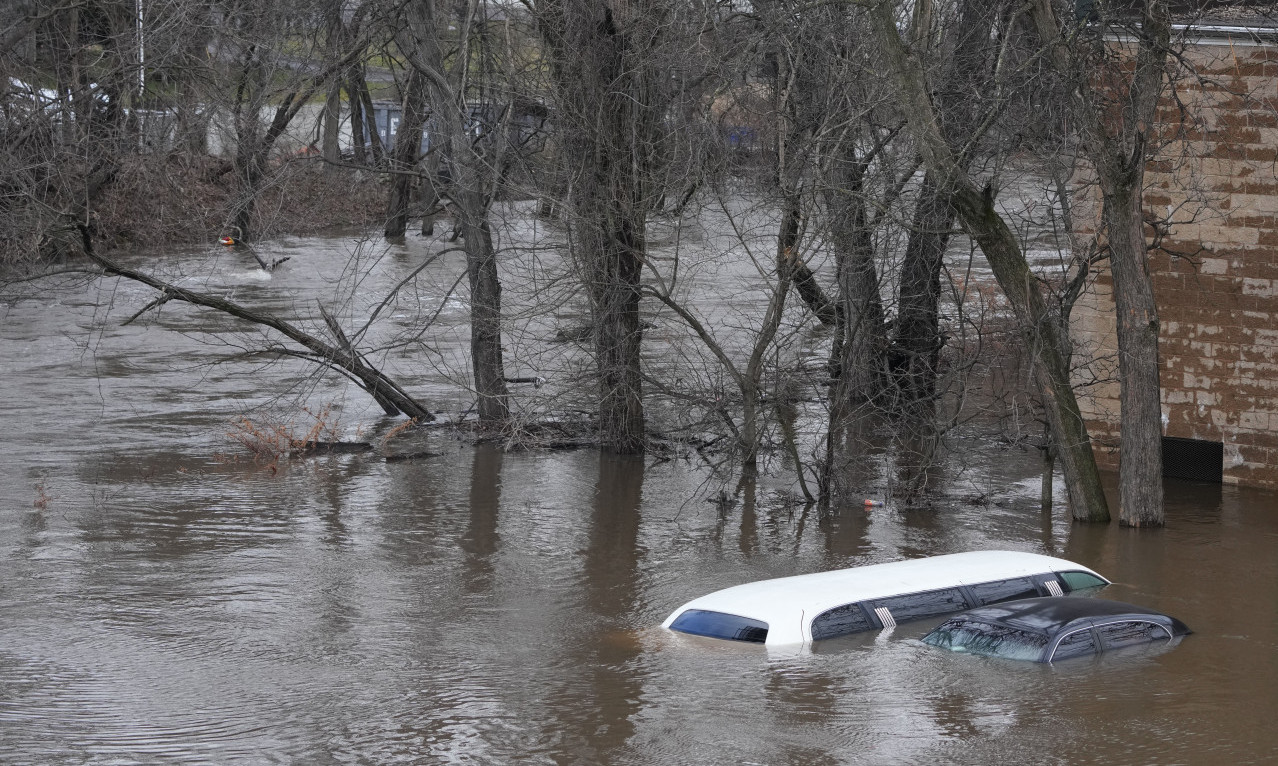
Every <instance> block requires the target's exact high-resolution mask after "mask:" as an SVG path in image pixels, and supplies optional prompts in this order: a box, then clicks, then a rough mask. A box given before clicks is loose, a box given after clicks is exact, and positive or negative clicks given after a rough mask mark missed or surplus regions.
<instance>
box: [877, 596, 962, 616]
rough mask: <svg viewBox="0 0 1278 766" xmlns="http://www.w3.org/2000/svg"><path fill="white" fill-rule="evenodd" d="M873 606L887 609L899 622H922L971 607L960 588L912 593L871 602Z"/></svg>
mask: <svg viewBox="0 0 1278 766" xmlns="http://www.w3.org/2000/svg"><path fill="white" fill-rule="evenodd" d="M871 604H872V606H871V608H878V607H885V608H886V609H887V610H888V611H889V612H891V613H892V619H894V620H896V621H897V622H906V621H907V620H922V619H925V618H928V617H936V616H937V615H941V614H949V613H951V612H960V611H962V610H964V609H967V608H968V606H969V604H968V603H967V599H965V598H963V592H962V591H960V590H959V589H958V588H945V589H944V590H929V591H925V592H923V593H911V594H910V595H908V596H893V597H891V598H881V599H879V600H877V601H874V602H871Z"/></svg>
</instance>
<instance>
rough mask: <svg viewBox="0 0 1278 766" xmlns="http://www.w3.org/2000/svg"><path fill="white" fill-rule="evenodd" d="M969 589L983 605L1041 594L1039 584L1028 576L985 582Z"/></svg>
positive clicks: (978, 602)
mask: <svg viewBox="0 0 1278 766" xmlns="http://www.w3.org/2000/svg"><path fill="white" fill-rule="evenodd" d="M969 589H970V590H971V591H972V595H973V596H975V597H976V603H977V604H979V605H981V606H984V605H986V604H998V603H1000V602H1003V601H1014V600H1016V599H1018V598H1034V597H1035V596H1037V595H1039V593H1038V586H1037V585H1035V584H1034V581H1033V580H1031V579H1030V578H1028V577H1017V578H1014V579H1011V580H996V581H994V582H983V583H981V584H979V585H971V586H969Z"/></svg>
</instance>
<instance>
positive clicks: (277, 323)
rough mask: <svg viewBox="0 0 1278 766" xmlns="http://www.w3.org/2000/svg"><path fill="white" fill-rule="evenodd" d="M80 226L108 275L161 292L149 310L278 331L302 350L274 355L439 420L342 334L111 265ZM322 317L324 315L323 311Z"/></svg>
mask: <svg viewBox="0 0 1278 766" xmlns="http://www.w3.org/2000/svg"><path fill="white" fill-rule="evenodd" d="M80 228H81V236H82V240H83V245H84V254H85V255H86V256H87V257H88V258H89V260H91V261H93V262H94V263H96V264H98V265H99V266H101V267H102V269H103V272H104V273H105V274H108V275H111V276H117V277H124V278H125V279H131V280H133V281H135V282H140V283H142V284H144V285H147V286H149V287H152V288H154V289H156V290H158V291H159V292H160V293H161V297H160V298H159V299H158V300H156V301H154V302H152V303H151V304H149V306H148V308H150V307H154V306H158V305H161V304H163V303H166V302H168V301H171V300H177V301H182V302H184V303H190V304H192V305H195V306H203V307H205V308H210V309H213V310H215V311H221V312H222V313H224V314H229V315H231V316H233V317H236V318H237V319H243V320H244V321H246V322H252V323H253V324H256V325H260V326H262V327H268V328H270V329H272V330H275V331H276V332H278V333H279V334H281V335H283V336H284V337H286V338H288V339H289V340H291V341H293V342H294V343H297V344H298V345H300V346H302V348H303V349H304V350H298V349H289V348H279V349H274V351H275V352H276V353H279V354H281V355H287V356H296V357H299V358H303V359H308V360H310V361H313V362H316V363H317V364H320V365H322V366H325V367H328V368H329V369H332V370H336V371H338V372H340V373H342V374H343V375H345V376H346V377H347V378H349V379H350V380H351V381H353V382H354V383H355V384H356V385H358V386H359V387H360V388H362V389H364V391H366V392H367V393H368V395H369V396H371V397H373V399H374V400H375V401H376V402H377V403H378V404H379V405H380V406H381V408H382V410H383V411H384V412H385V413H386V414H387V415H400V414H404V415H407V416H408V417H410V418H417V419H418V420H421V421H431V420H434V419H435V416H434V415H433V414H432V413H431V412H430V411H429V410H427V409H426V407H424V406H423V405H422V404H421V403H419V402H418V401H417V400H415V399H414V398H413V397H412V396H410V395H409V394H408V393H407V392H406V391H404V389H403V388H401V387H400V386H399V384H397V383H395V382H394V381H393V380H391V379H390V378H388V377H386V375H385V374H383V373H382V372H381V371H380V370H378V369H377V368H375V367H373V366H372V365H370V364H368V363H367V362H366V361H364V359H363V357H362V356H361V355H360V354H359V353H358V352H357V351H355V349H354V348H353V347H351V346H350V345H349V341H346V340H345V338H344V337H342V336H339V337H338V341H339V342H340V343H342V347H339V346H335V345H333V344H330V343H328V342H326V341H324V340H321V339H320V338H317V337H315V336H314V335H311V334H310V333H308V332H306V331H304V330H302V329H300V328H298V327H296V326H295V325H292V324H290V323H288V322H285V321H284V320H282V319H279V318H277V317H273V316H269V315H266V314H261V313H258V312H256V311H253V310H251V309H248V308H245V307H244V306H241V305H239V304H238V303H235V302H233V301H229V300H226V299H225V298H220V297H218V296H215V295H206V294H204V293H199V292H196V291H194V290H187V289H185V288H182V287H178V286H176V285H172V284H169V283H168V282H165V281H164V280H161V279H157V278H155V277H152V276H150V275H148V274H143V273H141V272H139V271H135V270H133V269H129V268H126V267H124V266H121V265H119V264H118V263H116V262H114V261H112V260H111V259H109V258H107V257H105V256H102V255H99V254H98V253H96V252H95V251H94V249H93V244H92V241H91V240H90V237H89V233H88V229H87V228H85V227H80ZM321 313H322V312H321Z"/></svg>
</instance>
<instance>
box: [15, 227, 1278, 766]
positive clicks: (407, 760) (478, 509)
mask: <svg viewBox="0 0 1278 766" xmlns="http://www.w3.org/2000/svg"><path fill="white" fill-rule="evenodd" d="M279 247H280V248H281V252H289V253H291V254H293V255H294V256H295V260H294V261H290V263H295V262H297V261H301V260H302V259H303V258H312V259H324V258H329V257H332V258H334V259H336V258H338V257H339V256H341V257H345V256H344V255H342V253H341V252H340V248H338V247H336V246H335V245H333V243H331V242H309V243H307V242H303V243H283V244H281V245H279ZM325 248H328V249H327V250H326V249H325ZM326 253H327V255H326ZM420 255H421V254H420V253H415V252H413V251H412V250H411V247H408V246H406V247H405V248H404V249H403V250H402V251H401V250H394V251H391V252H388V253H387V254H386V255H385V256H384V257H385V258H387V259H389V260H391V261H394V260H396V259H399V260H400V261H402V262H405V263H407V262H413V259H414V258H418V257H420ZM401 265H402V264H401ZM454 265H456V264H454ZM228 266H234V267H235V268H227V269H225V275H224V276H223V277H219V278H220V279H225V280H229V282H234V281H235V280H237V279H240V280H243V281H245V282H247V284H246V285H244V286H243V290H242V291H241V293H242V297H243V298H244V299H245V300H253V301H262V302H267V303H269V302H283V301H292V300H297V301H298V303H299V305H302V304H305V303H306V302H305V301H302V300H300V299H298V298H296V297H290V295H305V294H310V293H312V292H314V291H318V290H323V289H327V288H328V287H331V285H327V283H324V282H323V281H322V280H320V279H319V277H317V276H316V273H318V272H320V271H323V269H313V270H312V269H298V270H296V271H294V272H291V273H289V274H280V275H279V276H277V277H276V278H275V279H276V280H278V281H277V282H273V284H275V286H276V287H277V288H281V290H282V292H280V291H266V292H263V291H261V290H259V289H258V288H259V287H260V285H258V284H257V283H256V282H254V281H253V280H251V279H249V278H248V277H246V276H244V274H240V273H239V272H238V271H237V268H242V267H241V266H237V265H236V264H229V265H228ZM378 278H381V277H378ZM387 278H388V279H389V277H387ZM288 280H296V282H297V284H293V285H292V286H291V287H288V289H283V288H282V287H281V285H282V284H283V283H285V282H287V281H288ZM129 289H130V288H128V287H126V286H120V287H119V288H118V291H120V292H125V291H128V290H129ZM236 289H237V290H240V286H238V283H237V287H236ZM290 290H295V291H296V292H295V293H290V292H289V291H290ZM426 292H427V289H426V288H425V287H423V288H422V293H423V295H425V293H426ZM134 298H135V299H139V298H141V296H134ZM104 300H106V299H103V298H101V296H92V295H90V294H88V293H85V294H81V295H78V296H63V297H62V298H58V299H56V300H45V301H43V302H40V301H34V300H33V301H27V302H23V303H20V304H18V305H16V306H14V307H11V308H9V309H8V310H7V311H6V313H5V314H4V321H3V322H2V323H0V369H3V370H4V372H5V375H4V378H3V382H2V383H0V418H3V422H4V423H5V425H6V429H5V433H4V434H3V436H0V461H2V463H3V465H4V466H5V468H6V470H5V471H4V472H3V474H0V763H5V764H80V763H92V764H103V763H112V764H115V763H121V764H127V763H248V764H256V763H289V764H293V763H299V764H300V763H307V764H310V763H316V764H324V763H357V764H358V763H367V764H401V763H402V764H434V763H510V762H519V763H533V764H537V763H544V764H596V763H600V764H613V763H616V764H667V763H692V762H699V763H706V764H734V763H768V764H796V765H797V764H913V763H972V764H978V763H979V764H1021V763H1026V762H1034V763H1059V764H1076V763H1106V764H1127V763H1131V764H1137V763H1141V764H1144V763H1189V764H1195V763H1216V762H1224V761H1228V762H1232V763H1268V762H1271V761H1272V756H1273V753H1274V751H1275V748H1276V747H1278V733H1275V731H1274V729H1273V727H1272V726H1271V723H1270V721H1271V720H1272V719H1273V717H1274V715H1275V714H1278V693H1275V691H1274V689H1275V688H1278V669H1276V664H1278V663H1275V660H1274V658H1275V657H1276V656H1278V653H1276V652H1275V650H1276V649H1278V560H1276V557H1275V556H1274V551H1275V550H1276V549H1278V514H1276V513H1275V511H1278V502H1275V496H1274V495H1273V494H1267V493H1261V492H1255V491H1246V490H1240V489H1237V488H1230V487H1225V488H1221V487H1207V486H1202V485H1193V484H1184V483H1172V484H1169V486H1168V498H1169V500H1168V524H1169V526H1168V528H1167V529H1165V530H1160V531H1154V532H1132V531H1128V530H1122V529H1119V528H1117V527H1116V526H1114V527H1107V528H1099V529H1098V528H1091V527H1080V526H1073V525H1071V524H1070V523H1069V521H1068V518H1067V509H1065V507H1064V504H1063V503H1061V504H1058V507H1057V511H1056V512H1055V513H1054V514H1052V515H1050V516H1046V517H1045V516H1043V515H1042V514H1041V513H1040V512H1039V511H1038V510H1037V508H1036V499H1037V493H1038V478H1037V473H1036V471H1037V470H1038V467H1039V464H1038V462H1037V457H1036V456H1035V455H1033V454H1023V453H1019V452H1016V451H1007V450H1000V449H998V448H997V447H995V446H994V445H988V444H984V443H981V442H979V441H972V442H968V443H966V444H965V445H963V446H964V448H965V452H966V454H967V459H966V461H965V464H964V465H962V466H960V467H959V468H956V469H953V470H952V471H951V474H950V475H948V476H947V481H949V482H951V483H953V484H955V486H961V487H963V489H959V490H956V495H955V498H954V500H953V501H951V502H945V503H941V504H940V505H939V507H938V509H937V510H936V511H935V512H934V513H916V514H902V513H898V512H897V511H895V510H894V509H892V508H876V509H872V510H871V511H870V512H868V513H867V512H865V511H864V510H862V509H860V508H856V509H850V510H844V511H842V512H840V513H838V514H836V515H834V516H830V517H825V518H818V517H817V516H816V515H815V514H814V513H813V512H811V511H805V510H804V509H803V508H802V507H801V506H795V505H793V504H792V503H791V502H790V500H789V498H790V497H791V496H792V495H791V493H790V492H789V490H790V487H789V486H788V485H787V484H785V483H784V482H776V483H767V482H766V481H765V482H761V483H760V484H759V485H758V486H750V487H746V488H744V490H743V491H742V493H741V494H740V497H739V498H738V502H737V504H736V505H733V506H732V507H728V508H724V509H721V508H720V506H719V505H717V504H715V503H711V502H707V501H708V500H709V499H711V498H712V497H713V496H715V495H716V494H717V492H718V489H719V488H720V486H721V481H722V479H720V478H715V477H712V476H711V475H710V474H709V473H708V471H707V469H706V468H705V467H704V466H703V465H701V464H699V463H695V462H691V461H685V460H674V461H669V462H654V463H651V464H645V462H644V461H643V460H630V459H617V458H610V457H605V456H600V455H598V454H596V453H594V452H590V451H577V452H511V453H505V452H502V451H501V450H499V449H495V448H488V447H485V448H479V449H470V448H468V447H463V446H462V445H461V443H460V442H449V441H448V440H447V439H441V440H440V445H441V448H440V449H439V451H441V452H443V453H444V454H443V455H441V456H440V457H437V458H432V459H429V460H418V461H406V462H386V461H384V460H382V459H380V458H378V457H377V456H376V454H375V453H364V454H354V455H329V456H323V457H317V458H312V459H307V460H294V461H291V462H282V463H280V464H279V465H278V466H276V467H275V468H274V469H271V468H268V467H267V466H264V465H261V464H257V463H254V462H252V461H251V460H247V459H237V460H233V459H227V458H226V457H222V456H220V453H226V452H229V451H231V447H232V445H230V444H229V442H228V441H227V440H226V439H225V438H224V437H222V434H223V433H225V431H226V428H227V426H226V424H227V422H228V420H229V419H230V418H231V417H233V416H235V415H238V414H240V413H242V412H244V411H246V410H248V409H251V408H253V407H256V406H258V405H260V404H261V403H264V402H269V401H271V400H272V399H273V398H275V397H277V396H279V389H281V388H287V387H288V386H290V385H294V384H296V385H307V386H311V387H312V390H313V391H314V392H315V394H316V396H317V397H321V398H323V397H329V396H332V397H335V398H337V399H339V400H340V401H341V403H342V404H341V406H342V408H343V409H342V411H343V414H344V416H345V417H346V418H348V419H349V420H348V423H349V424H350V427H351V428H352V429H354V428H356V427H357V426H358V427H363V428H367V429H368V430H369V431H375V430H376V429H377V428H378V427H380V426H382V425H383V424H381V422H380V421H379V419H378V418H379V415H378V413H376V412H371V413H370V412H369V410H368V408H367V407H366V406H364V405H361V404H360V401H359V400H358V399H356V398H353V397H351V398H346V397H345V392H344V391H343V390H342V389H340V388H339V387H337V386H335V385H334V384H332V383H331V382H324V381H314V380H310V379H309V378H307V379H306V380H305V382H304V383H299V382H297V381H296V380H293V379H292V377H291V375H292V374H293V373H292V372H291V371H290V370H289V369H288V368H272V369H271V370H269V371H264V372H258V373H253V374H249V375H243V374H240V373H238V372H237V371H236V370H235V369H232V368H228V367H222V366H217V367H208V366H206V365H205V364H204V362H203V361H202V360H204V359H206V358H207V351H208V348H207V346H205V345H203V344H205V343H207V342H208V341H209V339H210V338H216V339H217V342H219V343H220V342H223V340H224V339H225V338H226V337H227V335H226V333H227V332H234V331H237V330H235V329H234V328H229V329H228V328H227V327H222V326H219V325H210V324H206V323H204V321H203V320H201V319H197V318H196V317H194V316H187V315H184V314H175V315H174V316H169V315H168V314H166V315H165V319H164V321H166V322H171V323H172V324H173V326H175V327H179V326H180V327H181V328H183V330H184V334H181V335H178V334H175V333H172V332H163V333H161V331H160V330H159V329H158V328H156V327H154V326H151V327H145V326H128V327H121V326H119V323H118V322H115V323H107V324H106V325H105V326H104V325H102V323H101V322H100V319H101V318H102V316H103V314H104V312H107V309H106V307H105V306H104V305H103V301H104ZM112 300H115V301H117V302H121V304H122V303H123V297H122V296H121V295H119V294H117V295H116V296H114V298H112ZM143 300H144V299H143ZM113 311H114V312H115V313H111V316H115V317H117V318H118V313H119V311H120V309H119V308H116V309H113ZM108 313H110V312H108ZM403 321H405V322H407V320H406V319H405V320H403ZM445 341H448V338H447V337H445ZM450 342H451V341H450ZM446 346H447V343H444V344H443V347H444V348H445V350H446ZM409 356H410V355H409V354H408V353H407V352H404V354H403V356H402V357H396V356H395V355H391V356H389V357H388V363H390V364H397V363H400V362H404V361H406V360H408V359H409ZM397 360H398V361H397ZM405 369H406V374H408V375H410V377H411V376H413V375H417V376H418V377H416V378H413V379H414V380H415V381H416V382H415V385H418V386H419V387H420V388H421V389H424V390H427V391H439V392H443V391H445V388H446V387H445V386H443V385H441V384H439V383H438V381H437V380H434V379H432V378H431V376H430V375H428V374H426V373H424V372H420V371H418V372H416V373H414V372H412V371H411V370H407V368H405ZM449 390H451V389H449ZM446 396H456V394H455V393H448V394H446ZM460 406H464V403H463V404H462V405H460ZM871 470H872V468H871ZM969 496H970V497H973V498H980V497H982V496H983V497H984V501H982V502H980V503H977V502H968V501H966V500H965V498H967V497H969ZM980 548H1014V549H1021V550H1034V551H1045V552H1048V553H1052V554H1056V555H1062V556H1065V557H1067V558H1071V559H1074V560H1077V561H1080V562H1082V563H1084V564H1087V565H1088V566H1092V567H1094V568H1096V569H1098V570H1099V571H1101V572H1103V573H1105V574H1107V575H1109V576H1110V577H1112V578H1113V579H1114V580H1115V584H1114V585H1113V586H1112V587H1111V588H1109V589H1108V590H1106V591H1105V592H1104V593H1103V594H1102V597H1105V598H1119V599H1128V600H1132V601H1137V602H1139V603H1143V604H1148V605H1150V606H1154V607H1159V608H1163V609H1166V610H1167V611H1169V612H1171V613H1172V614H1175V615H1176V616H1178V617H1180V618H1182V619H1184V620H1185V621H1186V622H1187V623H1189V625H1190V626H1191V627H1192V628H1194V629H1195V631H1196V632H1195V633H1194V635H1191V636H1189V637H1188V638H1187V639H1186V640H1185V641H1184V642H1183V643H1182V644H1181V645H1180V646H1177V647H1175V648H1173V649H1171V650H1169V651H1166V652H1164V653H1161V654H1140V655H1137V656H1124V657H1109V658H1103V659H1100V660H1096V661H1082V662H1075V663H1062V664H1060V665H1058V666H1054V667H1040V666H1034V665H1020V664H1014V663H996V662H991V661H985V660H980V659H977V658H972V657H962V656H950V655H945V654H941V653H939V652H936V651H933V650H931V649H929V648H927V647H924V646H922V645H920V644H919V643H918V642H917V641H916V639H917V637H918V636H919V635H922V633H923V632H924V630H925V629H926V627H927V625H925V624H924V625H906V626H902V627H900V628H898V629H897V630H896V631H895V632H893V633H892V634H890V635H862V636H854V637H848V638H845V639H839V640H835V641H830V642H827V643H825V644H823V645H820V646H818V647H816V648H815V649H814V650H812V651H808V652H801V653H782V652H770V651H767V650H765V649H763V648H761V647H756V646H735V645H727V644H725V643H722V642H713V641H708V640H702V639H696V638H692V637H687V636H680V635H675V634H670V633H668V632H665V631H662V630H661V629H660V628H659V627H656V626H657V625H659V623H660V622H661V621H662V619H664V617H665V616H666V615H667V614H668V612H669V611H670V610H671V609H673V608H674V607H675V606H677V605H678V604H680V603H682V602H683V601H685V600H687V599H688V598H691V597H693V596H696V595H699V594H702V593H705V592H707V591H710V590H713V589H716V588H720V587H725V586H728V585H733V584H737V583H740V582H744V581H748V580H753V579H759V578H764V577H774V576H782V575H789V574H798V573H803V572H810V571H815V570H821V569H828V568H833V567H842V566H852V565H858V564H866V563H874V562H879V561H887V560H892V559H897V558H902V557H907V556H923V555H931V554H936V553H946V552H951V551H959V550H971V549H980Z"/></svg>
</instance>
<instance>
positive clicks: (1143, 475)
mask: <svg viewBox="0 0 1278 766" xmlns="http://www.w3.org/2000/svg"><path fill="white" fill-rule="evenodd" d="M1068 5H1069V7H1062V4H1060V3H1053V2H1052V0H1033V2H1031V4H1030V7H1031V8H1032V15H1033V20H1034V24H1035V27H1036V29H1037V31H1038V34H1039V36H1040V37H1041V39H1042V41H1043V44H1044V45H1045V47H1046V54H1047V55H1046V58H1047V60H1048V61H1049V62H1051V65H1052V67H1053V69H1055V71H1056V73H1057V75H1058V76H1059V77H1060V79H1061V81H1062V82H1063V85H1064V88H1065V90H1066V92H1067V93H1068V94H1069V98H1070V105H1071V106H1072V112H1073V116H1074V122H1075V125H1077V128H1078V131H1079V138H1080V143H1081V147H1082V152H1083V154H1084V155H1085V156H1086V158H1087V159H1088V160H1089V161H1090V163H1091V165H1092V168H1093V169H1094V170H1095V173H1096V179H1097V182H1098V186H1099V187H1100V192H1101V197H1102V221H1103V224H1104V232H1105V235H1106V237H1105V239H1106V244H1107V246H1108V251H1109V265H1110V272H1111V273H1112V275H1113V281H1114V304H1115V309H1116V312H1117V320H1118V365H1119V381H1120V383H1119V385H1120V394H1119V398H1120V406H1121V426H1120V436H1119V439H1120V443H1119V521H1120V523H1122V524H1123V525H1126V526H1136V527H1145V526H1161V525H1162V524H1163V480H1162V406H1161V401H1160V395H1159V394H1160V391H1161V387H1160V384H1159V362H1158V330H1159V323H1158V306H1157V304H1156V303H1155V301H1154V293H1153V287H1152V283H1151V280H1150V274H1149V261H1148V256H1147V251H1148V248H1147V246H1146V241H1145V207H1144V178H1145V163H1146V161H1147V160H1148V157H1149V154H1150V148H1151V144H1152V140H1153V136H1154V130H1155V128H1156V117H1157V110H1158V104H1159V100H1160V98H1161V97H1162V95H1163V91H1164V86H1165V83H1166V74H1167V62H1168V57H1169V55H1170V41H1171V16H1170V13H1169V10H1168V6H1167V3H1166V2H1165V1H1164V0H1144V1H1143V2H1139V3H1137V4H1136V6H1137V8H1138V13H1139V15H1138V16H1119V15H1115V14H1114V13H1113V12H1112V11H1110V10H1109V9H1108V7H1107V6H1105V5H1102V4H1097V5H1096V6H1095V7H1094V11H1095V12H1096V14H1095V15H1094V16H1093V17H1092V18H1084V19H1082V20H1081V21H1074V19H1075V16H1074V14H1073V13H1072V12H1071V9H1072V7H1073V3H1070V4H1068ZM1125 7H1126V6H1125Z"/></svg>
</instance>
